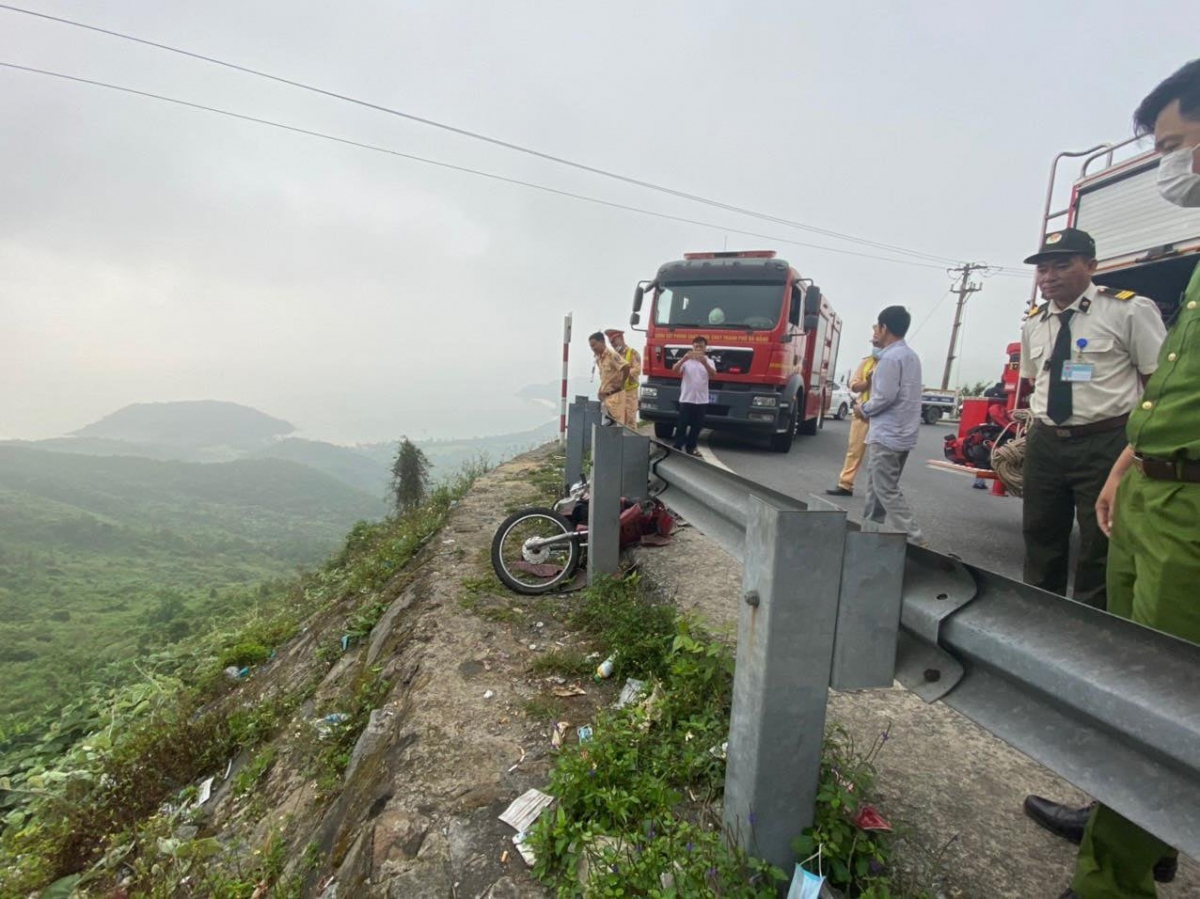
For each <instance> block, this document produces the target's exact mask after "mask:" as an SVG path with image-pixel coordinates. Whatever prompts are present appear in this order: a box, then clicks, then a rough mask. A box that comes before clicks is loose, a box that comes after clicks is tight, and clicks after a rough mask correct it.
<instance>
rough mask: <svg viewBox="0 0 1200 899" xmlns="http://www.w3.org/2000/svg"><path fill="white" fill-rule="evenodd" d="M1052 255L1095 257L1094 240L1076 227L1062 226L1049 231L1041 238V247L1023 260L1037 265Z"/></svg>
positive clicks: (1027, 263)
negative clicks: (1057, 229) (1056, 229)
mask: <svg viewBox="0 0 1200 899" xmlns="http://www.w3.org/2000/svg"><path fill="white" fill-rule="evenodd" d="M1052 256H1083V257H1085V258H1087V259H1095V258H1096V241H1094V240H1092V235H1090V234H1088V233H1087V232H1086V231H1080V230H1079V229H1078V228H1063V229H1062V230H1061V231H1051V232H1050V233H1049V234H1047V235H1046V236H1045V237H1044V238H1043V239H1042V248H1041V249H1040V250H1038V251H1037V252H1036V253H1034V254H1033V255H1032V256H1030V257H1029V258H1028V259H1026V260H1025V264H1026V265H1037V264H1038V263H1039V262H1042V261H1043V260H1046V259H1049V258H1050V257H1052Z"/></svg>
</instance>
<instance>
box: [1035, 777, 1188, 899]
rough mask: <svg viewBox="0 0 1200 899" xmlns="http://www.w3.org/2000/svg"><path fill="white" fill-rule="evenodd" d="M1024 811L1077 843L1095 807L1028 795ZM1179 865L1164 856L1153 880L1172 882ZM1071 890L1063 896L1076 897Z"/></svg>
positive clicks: (1080, 841) (1081, 837)
mask: <svg viewBox="0 0 1200 899" xmlns="http://www.w3.org/2000/svg"><path fill="white" fill-rule="evenodd" d="M1025 814H1027V815H1028V816H1029V817H1030V818H1032V819H1033V820H1034V821H1035V822H1036V823H1037V824H1039V825H1040V826H1042V827H1044V828H1046V830H1048V831H1050V832H1051V833H1052V834H1054V835H1055V836H1058V837H1062V838H1063V839H1064V840H1070V841H1071V842H1072V843H1074V844H1075V845H1076V846H1078V845H1079V844H1080V843H1082V842H1083V829H1084V828H1085V827H1086V826H1087V821H1088V817H1089V816H1090V815H1091V814H1092V806H1090V805H1085V806H1084V807H1083V808H1072V807H1071V806H1069V805H1061V804H1060V803H1057V802H1051V801H1050V800H1049V799H1044V798H1043V797H1041V796H1026V797H1025ZM1178 867H1179V860H1178V859H1177V858H1175V857H1174V856H1171V855H1164V856H1163V857H1162V858H1160V859H1159V860H1158V861H1157V862H1155V864H1154V880H1155V881H1156V882H1157V883H1171V882H1172V881H1174V880H1175V874H1176V871H1177V869H1178ZM1074 895H1075V893H1074V892H1072V891H1070V890H1068V891H1067V892H1066V893H1065V894H1064V897H1071V896H1074Z"/></svg>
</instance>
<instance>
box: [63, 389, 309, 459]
mask: <svg viewBox="0 0 1200 899" xmlns="http://www.w3.org/2000/svg"><path fill="white" fill-rule="evenodd" d="M295 430H296V429H295V427H294V426H293V425H291V424H290V423H288V422H286V421H283V420H282V419H279V418H273V417H271V416H270V415H267V414H265V413H263V412H259V411H258V410H257V409H251V408H250V407H249V406H242V405H239V404H238V403H226V402H220V401H217V400H196V401H193V402H177V403H134V404H133V405H131V406H125V407H124V408H123V409H118V410H117V411H116V412H113V413H112V414H111V415H106V416H104V418H102V419H100V420H99V421H96V422H93V423H92V424H90V425H87V426H86V427H83V428H80V429H79V430H78V431H75V432H74V434H73V435H72V436H73V437H77V438H99V439H102V440H120V441H124V442H127V443H142V444H156V445H160V446H184V447H222V446H223V447H231V448H236V449H241V450H251V449H256V448H258V447H260V446H262V445H264V444H265V443H267V442H268V441H270V440H272V439H276V438H279V437H282V436H284V435H287V434H291V433H292V432H293V431H295Z"/></svg>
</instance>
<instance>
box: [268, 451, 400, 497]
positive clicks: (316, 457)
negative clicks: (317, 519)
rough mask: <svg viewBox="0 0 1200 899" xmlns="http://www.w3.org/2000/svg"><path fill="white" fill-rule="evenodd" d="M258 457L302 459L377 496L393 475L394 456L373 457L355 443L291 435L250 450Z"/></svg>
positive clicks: (386, 487)
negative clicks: (386, 457)
mask: <svg viewBox="0 0 1200 899" xmlns="http://www.w3.org/2000/svg"><path fill="white" fill-rule="evenodd" d="M248 458H255V459H287V460H289V461H292V462H299V463H300V464H302V465H307V466H309V467H310V468H315V469H317V470H318V471H323V472H325V474H327V475H330V476H332V477H335V478H337V479H338V480H339V481H341V482H343V483H345V484H349V485H350V486H352V487H354V488H356V489H358V490H361V491H363V492H364V493H367V494H369V495H370V496H374V497H382V496H384V495H386V493H387V491H388V482H389V480H390V479H391V460H390V459H389V460H388V461H387V462H386V463H383V462H381V461H380V460H378V459H374V458H372V457H371V456H369V455H367V454H366V453H363V452H360V451H359V450H356V449H354V448H352V447H348V446H338V445H337V444H334V443H324V442H322V441H319V440H302V439H301V438H299V437H288V438H286V439H284V440H280V441H277V442H275V443H272V444H271V445H270V446H267V447H264V448H263V449H260V450H255V451H254V452H252V453H249V454H248Z"/></svg>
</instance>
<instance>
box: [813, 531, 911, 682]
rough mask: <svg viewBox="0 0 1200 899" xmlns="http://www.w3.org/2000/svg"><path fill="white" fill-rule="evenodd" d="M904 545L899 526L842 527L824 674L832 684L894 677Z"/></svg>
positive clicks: (882, 679) (902, 584)
mask: <svg viewBox="0 0 1200 899" xmlns="http://www.w3.org/2000/svg"><path fill="white" fill-rule="evenodd" d="M907 547H908V543H907V538H906V536H905V535H904V534H902V533H899V532H894V533H884V532H876V533H863V532H862V531H848V532H847V533H846V548H845V554H844V556H843V558H842V586H841V591H840V592H841V598H840V599H839V601H838V619H837V632H836V636H835V637H834V641H833V669H832V671H831V672H830V678H829V686H831V687H833V688H834V689H835V690H866V689H869V688H871V687H890V686H891V685H892V684H893V682H894V681H895V679H896V637H897V635H898V634H899V632H900V608H901V606H902V605H903V603H904V553H905V550H906V549H907Z"/></svg>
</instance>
